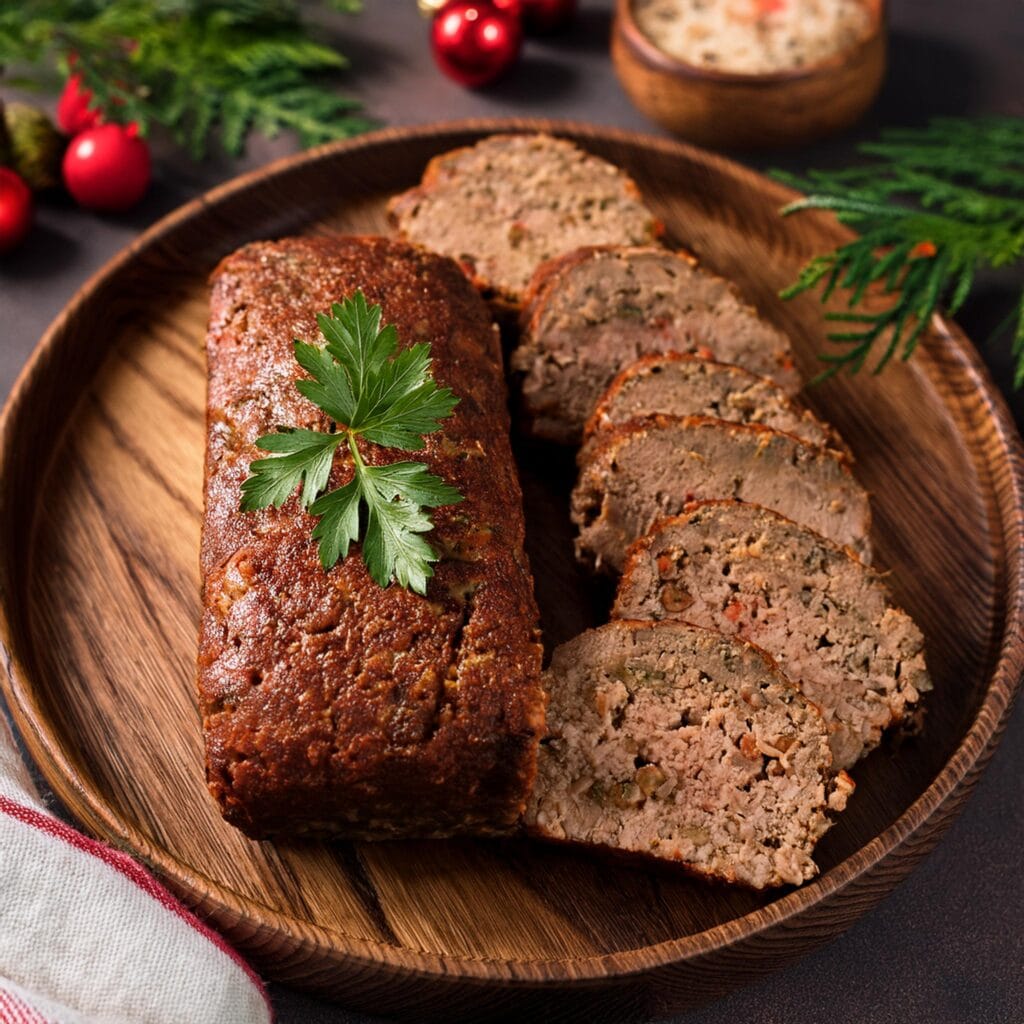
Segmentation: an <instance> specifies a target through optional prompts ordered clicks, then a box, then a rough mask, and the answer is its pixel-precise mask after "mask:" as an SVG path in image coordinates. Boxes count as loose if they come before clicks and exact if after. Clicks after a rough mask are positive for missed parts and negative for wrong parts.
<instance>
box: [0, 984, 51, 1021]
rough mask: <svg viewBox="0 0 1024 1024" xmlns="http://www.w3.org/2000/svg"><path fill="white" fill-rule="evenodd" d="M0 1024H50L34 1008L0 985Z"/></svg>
mask: <svg viewBox="0 0 1024 1024" xmlns="http://www.w3.org/2000/svg"><path fill="white" fill-rule="evenodd" d="M0 1024H51V1022H50V1020H49V1019H48V1018H47V1017H44V1016H43V1015H42V1014H41V1013H40V1012H39V1011H38V1010H37V1009H35V1007H32V1006H29V1005H28V1003H26V1002H25V1000H24V999H22V998H21V997H20V996H16V995H15V994H14V993H13V992H11V991H10V990H9V989H6V988H4V987H3V986H2V985H0Z"/></svg>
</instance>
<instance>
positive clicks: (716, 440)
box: [571, 416, 871, 571]
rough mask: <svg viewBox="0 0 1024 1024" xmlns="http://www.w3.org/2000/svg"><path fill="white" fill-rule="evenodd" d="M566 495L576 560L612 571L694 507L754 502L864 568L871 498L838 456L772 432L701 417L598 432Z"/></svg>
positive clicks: (652, 421)
mask: <svg viewBox="0 0 1024 1024" xmlns="http://www.w3.org/2000/svg"><path fill="white" fill-rule="evenodd" d="M580 461H581V465H580V475H579V479H578V480H577V482H576V487H575V488H574V490H573V493H572V509H571V512H572V520H573V522H574V523H575V524H576V525H577V526H578V527H579V536H578V538H577V540H576V550H577V554H578V555H579V556H580V557H581V558H582V559H583V560H584V561H592V562H593V564H594V566H595V567H596V568H599V569H611V570H615V571H619V570H621V569H622V564H623V561H624V560H625V555H626V549H627V548H628V547H629V545H630V544H632V543H633V541H635V540H636V539H637V538H639V537H642V536H643V535H644V534H645V533H647V531H648V530H650V528H651V527H652V526H653V525H654V524H655V522H657V520H659V519H663V518H664V517H665V516H670V515H677V514H678V513H680V512H682V511H683V508H684V507H685V506H686V505H687V504H688V503H689V502H691V501H700V500H705V499H714V498H734V499H737V500H739V501H752V502H755V503H756V504H759V505H764V506H765V507H767V508H773V509H776V510H777V511H779V512H782V513H783V514H784V515H788V516H789V517H790V518H792V519H795V520H796V521H797V522H799V523H804V524H805V525H807V526H810V527H811V528H812V529H815V530H818V531H819V532H820V533H823V534H825V536H826V537H829V538H831V539H832V540H834V541H836V542H837V543H839V544H844V545H847V546H849V547H851V548H853V550H854V551H856V552H857V553H858V554H859V555H860V556H861V557H863V558H864V559H865V560H867V558H868V556H869V554H870V546H869V541H868V533H869V530H870V526H871V510H870V508H869V505H868V495H867V492H866V491H865V490H864V488H863V487H861V486H860V484H858V483H857V481H856V480H855V479H854V478H853V474H852V473H851V472H850V467H849V466H848V465H847V463H846V461H845V459H844V458H843V457H842V456H841V455H839V454H838V453H837V452H833V451H830V450H829V449H827V448H816V447H815V446H814V445H810V444H807V443H805V442H804V441H801V440H799V439H798V438H795V437H793V436H792V434H783V433H780V432H779V431H777V430H772V429H771V428H770V427H762V426H758V425H756V424H741V423H729V422H727V421H725V420H719V419H710V418H708V417H705V416H687V417H679V416H648V417H645V418H644V419H639V420H630V421H629V422H628V423H624V424H622V425H621V426H617V427H610V428H608V429H607V430H602V431H599V433H598V435H596V436H595V443H594V445H593V446H590V447H588V449H587V451H586V453H584V457H583V458H581V460H580Z"/></svg>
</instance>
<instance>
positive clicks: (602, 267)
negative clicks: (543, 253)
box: [512, 246, 801, 444]
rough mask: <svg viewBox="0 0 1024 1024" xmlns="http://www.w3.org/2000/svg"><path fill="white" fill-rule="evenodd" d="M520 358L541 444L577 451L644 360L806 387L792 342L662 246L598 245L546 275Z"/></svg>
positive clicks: (532, 304) (526, 319) (526, 322)
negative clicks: (688, 356)
mask: <svg viewBox="0 0 1024 1024" xmlns="http://www.w3.org/2000/svg"><path fill="white" fill-rule="evenodd" d="M520 326H521V328H522V340H521V342H520V345H519V348H518V349H517V350H516V351H515V352H514V353H513V355H512V366H513V369H515V370H518V371H519V372H520V373H522V374H523V378H522V406H523V411H524V415H525V417H526V420H527V425H528V427H529V429H530V430H531V432H532V433H533V434H535V435H536V436H538V437H543V438H547V439H548V440H551V441H558V442H561V443H563V444H576V443H578V442H579V440H580V435H581V433H582V430H583V425H584V423H586V421H587V420H588V419H589V417H590V415H591V414H592V413H593V411H594V407H595V406H596V405H597V403H598V400H599V399H600V397H601V395H602V394H603V393H604V391H605V390H606V389H607V387H608V385H609V384H611V382H612V380H614V378H615V376H616V375H617V374H618V373H620V372H621V371H622V370H624V369H625V368H626V367H627V366H629V365H630V364H632V363H635V362H636V361H637V359H639V358H640V357H641V356H644V355H651V354H656V353H662V352H673V351H675V352H690V353H696V354H698V355H703V356H707V357H708V358H711V359H717V360H719V361H721V362H723V363H734V364H736V365H738V366H742V367H744V368H745V369H747V370H750V371H751V372H752V373H756V374H759V375H760V376H762V377H769V378H771V379H772V380H774V381H775V383H776V384H778V385H779V387H781V388H782V389H783V390H784V391H786V392H787V393H789V394H793V393H794V392H796V391H798V390H799V389H800V386H801V380H800V375H799V374H798V373H797V371H796V369H795V366H794V363H793V354H792V351H791V349H790V344H789V339H788V338H786V337H785V335H783V334H782V333H781V332H780V331H779V330H777V329H776V328H775V327H773V326H772V325H771V324H769V323H768V322H767V321H765V320H763V319H762V318H761V317H759V316H758V314H757V312H756V311H755V310H754V309H753V308H752V307H751V306H749V305H747V303H745V302H744V301H743V299H742V298H741V297H740V295H739V293H738V292H737V290H736V287H735V286H734V285H733V284H731V283H730V282H728V281H725V280H724V279H722V278H721V277H717V276H716V275H714V274H711V273H709V272H708V271H706V270H703V269H702V268H700V267H699V266H698V265H697V262H696V260H694V259H693V257H691V256H689V255H687V254H685V253H674V252H669V251H668V250H667V249H660V248H656V247H610V246H605V247H593V246H592V247H588V248H583V249H578V250H577V251H575V252H569V253H566V254H565V255H563V256H561V257H559V258H556V259H554V260H552V261H551V262H549V263H547V264H545V265H544V266H541V267H539V268H538V270H537V272H536V274H535V275H534V277H533V280H532V281H531V282H530V287H529V290H528V292H527V299H526V304H525V306H524V309H523V312H522V314H521V318H520Z"/></svg>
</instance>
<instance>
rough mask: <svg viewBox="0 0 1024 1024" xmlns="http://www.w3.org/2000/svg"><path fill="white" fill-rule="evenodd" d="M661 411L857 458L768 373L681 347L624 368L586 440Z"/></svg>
mask: <svg viewBox="0 0 1024 1024" xmlns="http://www.w3.org/2000/svg"><path fill="white" fill-rule="evenodd" d="M655 413H665V414H667V415H670V416H713V417H716V418H718V419H721V420H729V421H730V422H733V423H760V424H762V425H763V426H766V427H771V428H772V429H773V430H781V431H783V432H784V433H787V434H793V435H794V436H795V437H799V438H800V440H801V441H806V442H807V443H808V444H813V445H817V446H818V447H819V448H833V449H835V450H836V451H841V452H842V453H843V454H844V455H846V456H847V457H848V458H849V457H851V456H850V451H849V449H848V448H847V447H846V444H845V443H844V442H843V440H842V438H840V437H839V435H838V434H837V433H836V432H835V430H833V429H832V427H830V426H829V425H828V424H827V423H825V422H823V421H822V420H819V419H818V417H817V416H815V415H814V413H813V412H811V410H810V409H807V408H806V407H804V406H801V405H799V404H798V403H797V402H795V401H794V400H793V399H791V398H790V397H789V396H788V395H787V394H786V393H785V392H784V391H783V390H782V388H780V387H779V386H778V385H777V384H775V383H774V382H772V381H770V380H769V379H768V378H767V377H759V376H757V374H754V373H751V372H750V371H749V370H744V369H743V368H742V367H740V366H733V365H732V364H730V363H716V362H714V361H712V360H710V359H702V358H701V357H700V356H694V355H686V354H684V353H681V352H666V353H664V354H663V355H656V356H644V357H643V359H640V360H638V361H637V362H635V363H633V364H632V365H631V366H628V367H627V368H626V369H625V370H623V371H622V373H620V374H619V375H618V377H616V378H615V380H614V381H612V384H611V387H609V388H608V390H607V391H606V392H605V393H604V395H603V396H602V397H601V400H600V402H598V405H597V408H596V409H595V410H594V414H593V416H591V417H590V420H589V421H588V422H587V425H586V428H585V429H584V441H588V440H592V439H593V436H594V434H595V433H596V432H597V431H598V430H600V429H601V428H603V427H610V426H617V425H618V424H621V423H626V422H627V421H629V420H634V419H637V418H639V417H642V416H651V415H653V414H655Z"/></svg>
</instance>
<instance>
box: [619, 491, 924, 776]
mask: <svg viewBox="0 0 1024 1024" xmlns="http://www.w3.org/2000/svg"><path fill="white" fill-rule="evenodd" d="M613 614H614V615H616V616H618V617H621V618H625V619H665V618H677V619H685V620H686V621H687V622H692V623H695V624H696V625H699V626H707V627H709V628H712V629H718V630H721V631H722V632H723V633H729V634H735V635H737V636H741V637H743V638H744V639H745V640H750V641H753V642H754V643H756V644H758V646H760V647H762V648H763V649H764V650H765V651H767V652H768V654H770V655H771V656H772V657H773V658H774V659H775V661H776V662H778V664H779V667H780V668H781V669H782V670H783V671H784V672H785V673H786V675H787V676H788V677H789V678H790V679H792V680H793V682H794V683H796V684H797V685H798V686H799V687H800V689H801V691H802V692H803V694H804V696H806V697H807V698H808V699H809V700H811V701H813V702H814V704H815V705H816V706H817V707H818V708H819V709H820V710H821V712H822V714H823V715H824V717H825V720H826V722H828V723H829V727H830V736H829V741H830V744H831V746H832V756H833V761H834V762H835V764H836V765H837V766H838V767H840V768H849V767H851V766H852V765H853V763H854V762H855V761H856V760H857V759H858V758H860V757H862V756H863V755H864V754H865V753H867V752H868V751H869V750H871V749H872V748H874V747H875V746H877V744H878V742H879V741H880V739H881V736H882V731H883V730H884V729H886V728H888V727H889V726H891V725H893V724H895V723H897V722H900V721H901V720H904V719H905V718H907V717H908V716H909V715H910V713H911V712H912V711H913V709H914V707H915V705H916V704H917V702H918V700H919V698H920V695H921V693H923V692H924V691H926V690H930V689H931V681H930V679H929V676H928V670H927V667H926V666H925V658H924V638H923V637H922V635H921V631H920V630H919V629H918V628H917V626H916V625H914V622H913V620H912V619H911V618H910V616H909V615H907V614H906V612H903V611H901V610H900V609H899V608H897V607H896V605H895V604H894V603H893V601H892V597H891V595H890V593H889V589H888V587H887V586H886V585H885V583H884V581H883V579H882V577H881V575H880V574H879V573H877V572H875V571H874V570H872V569H869V568H867V567H866V566H864V565H863V564H861V562H859V561H858V560H857V559H856V558H854V557H853V556H852V555H851V554H850V553H849V551H846V550H845V549H843V548H841V547H838V546H837V545H835V544H833V543H831V542H830V541H828V540H826V539H825V538H824V537H822V536H821V535H820V534H818V533H815V532H814V531H813V530H810V529H808V528H807V527H805V526H800V525H799V524H798V523H794V522H793V521H792V520H789V519H787V518H785V517H784V516H781V515H779V514H778V513H777V512H772V511H770V510H768V509H765V508H761V507H760V506H758V505H744V504H741V503H739V502H735V501H724V502H704V503H700V504H697V505H696V506H694V507H692V508H690V509H687V511H686V513H685V514H684V515H682V516H679V517H676V518H673V519H666V520H663V521H662V522H661V523H659V524H658V525H657V526H656V527H655V528H654V529H653V530H652V531H651V532H650V533H649V534H647V536H646V537H644V538H643V539H642V540H640V541H638V542H637V543H636V544H635V545H634V546H633V548H632V549H631V551H630V554H629V557H628V559H627V562H626V568H625V570H624V571H623V574H622V580H621V581H620V583H619V592H618V595H617V597H616V601H615V609H614V612H613Z"/></svg>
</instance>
